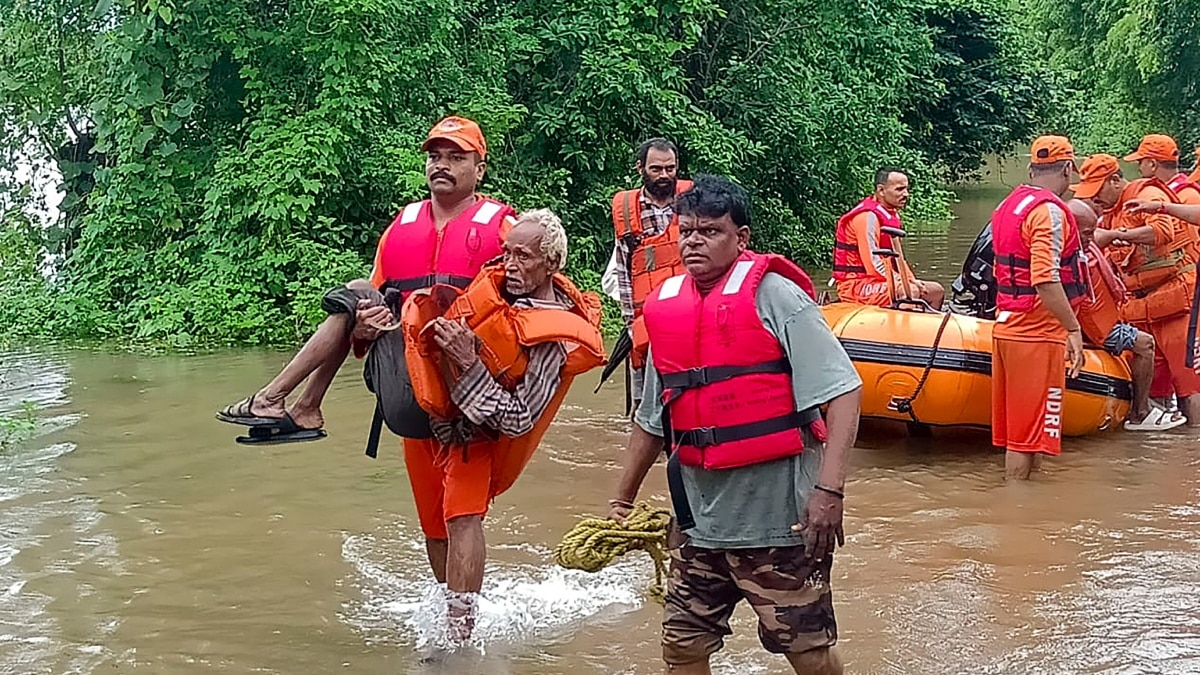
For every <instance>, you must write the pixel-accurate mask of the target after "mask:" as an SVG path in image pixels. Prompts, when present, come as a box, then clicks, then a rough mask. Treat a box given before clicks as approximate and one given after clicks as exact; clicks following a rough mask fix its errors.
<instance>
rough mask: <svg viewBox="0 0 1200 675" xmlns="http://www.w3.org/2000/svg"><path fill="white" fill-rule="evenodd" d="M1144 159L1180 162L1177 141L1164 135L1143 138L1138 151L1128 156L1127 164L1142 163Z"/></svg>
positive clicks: (1126, 157) (1126, 158)
mask: <svg viewBox="0 0 1200 675" xmlns="http://www.w3.org/2000/svg"><path fill="white" fill-rule="evenodd" d="M1143 159H1157V160H1159V161H1163V162H1178V161H1179V146H1178V145H1176V144H1175V139H1174V138H1171V137H1170V136H1164V135H1163V134H1150V135H1149V136H1143V137H1142V142H1141V143H1139V144H1138V147H1137V150H1135V151H1134V153H1133V154H1132V155H1126V156H1125V161H1126V162H1140V161H1142V160H1143Z"/></svg>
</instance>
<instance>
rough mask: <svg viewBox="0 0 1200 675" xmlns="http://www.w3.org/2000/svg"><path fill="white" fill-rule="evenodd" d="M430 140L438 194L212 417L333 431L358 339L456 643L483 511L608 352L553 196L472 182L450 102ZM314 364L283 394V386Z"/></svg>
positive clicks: (395, 226) (475, 168) (477, 164)
mask: <svg viewBox="0 0 1200 675" xmlns="http://www.w3.org/2000/svg"><path fill="white" fill-rule="evenodd" d="M421 149H422V150H424V151H425V152H426V161H425V175H426V181H427V184H428V186H429V190H430V194H431V198H430V199H428V200H422V201H417V202H413V203H411V204H409V205H407V206H405V207H404V208H403V209H402V210H401V212H400V214H399V215H397V216H396V218H395V220H394V221H393V222H392V224H391V225H390V226H389V227H388V228H387V229H386V230H385V231H384V232H383V235H382V236H381V237H380V239H379V244H378V248H377V252H376V256H375V267H374V269H373V270H372V272H371V275H370V279H369V280H367V279H364V280H356V281H351V282H349V283H347V284H346V286H344V287H341V288H336V289H334V290H332V291H330V292H329V293H328V294H327V295H326V297H325V299H324V301H323V303H322V305H323V307H324V309H325V310H326V311H327V312H328V313H329V317H328V318H327V319H326V320H325V322H324V323H322V324H321V326H320V327H319V328H318V329H317V331H316V333H314V334H313V336H312V337H311V338H310V339H309V340H308V342H306V343H305V345H304V347H303V348H302V349H301V350H300V352H299V353H297V355H296V356H295V357H294V358H293V359H292V361H291V362H289V363H288V364H287V366H285V367H284V369H283V371H281V372H280V374H279V375H278V376H277V377H276V378H275V379H274V380H272V381H271V382H270V383H268V384H267V385H265V386H264V387H262V388H261V389H259V390H258V392H256V393H255V394H254V395H252V396H249V397H247V398H245V399H243V400H241V401H239V402H237V403H234V404H232V405H230V406H227V407H226V408H224V409H223V410H221V411H220V412H219V413H217V418H218V419H220V420H222V421H224V422H229V423H232V424H239V425H243V426H247V427H249V428H250V435H249V436H245V437H241V438H239V439H238V441H239V442H241V443H247V444H257V443H280V442H296V441H308V440H317V439H320V438H323V437H325V432H324V430H323V429H322V426H323V422H324V420H323V418H322V416H321V412H320V404H321V400H322V398H323V397H324V394H325V392H326V391H327V389H328V387H329V384H330V383H331V381H332V379H333V376H334V375H335V374H336V373H337V370H338V368H339V367H340V366H341V364H342V362H343V361H344V360H345V358H346V356H347V355H348V354H349V353H350V351H351V350H353V351H354V353H355V354H356V356H359V357H360V358H362V357H365V358H366V364H365V368H364V379H365V380H366V381H367V386H368V387H369V388H370V389H371V390H372V391H373V392H374V393H375V394H376V399H377V402H376V411H375V419H374V421H373V423H372V430H371V434H370V438H369V440H368V454H369V455H372V456H374V453H375V449H376V448H377V446H378V443H379V435H380V433H381V427H382V426H383V425H384V424H385V423H386V425H387V426H388V428H389V429H391V430H392V431H393V432H395V433H396V434H397V435H399V436H401V437H402V438H403V441H404V462H405V465H406V468H407V470H408V478H409V483H410V484H411V487H412V491H413V496H414V500H415V502H416V511H417V516H418V518H419V520H420V523H421V530H422V531H423V533H424V535H425V548H426V553H427V555H428V559H429V565H430V567H431V569H432V572H433V576H434V578H435V579H436V580H437V581H438V582H439V583H441V584H444V586H445V589H446V607H447V619H448V621H447V627H448V631H449V632H448V637H449V638H450V641H451V643H452V644H453V643H459V642H461V641H463V640H465V639H467V638H468V637H469V636H470V634H471V632H472V630H473V628H474V621H475V614H476V601H477V595H478V593H479V591H480V589H481V587H482V584H483V576H484V562H485V559H486V544H485V542H484V534H483V517H484V516H485V515H486V513H487V511H488V508H489V506H490V504H491V502H492V501H493V500H494V499H495V498H496V497H498V496H499V495H501V494H503V493H504V492H505V491H507V490H508V489H509V488H510V487H512V485H513V483H514V482H515V481H516V480H517V478H518V477H519V476H520V474H521V472H522V471H523V470H524V468H525V465H526V464H527V463H528V462H529V459H530V458H531V456H532V455H533V453H534V451H535V450H536V449H537V446H538V443H539V442H540V440H541V438H542V437H543V435H544V434H545V433H546V430H547V429H548V428H549V426H550V423H551V421H552V420H553V419H554V416H555V414H556V413H557V411H558V408H559V406H560V405H561V403H562V401H563V398H564V397H565V396H566V393H567V391H568V389H569V388H570V385H571V382H572V380H573V379H574V378H575V377H576V376H577V375H579V374H581V373H584V372H586V371H588V370H590V369H592V368H594V367H597V366H599V365H602V364H603V363H604V361H605V355H604V347H603V340H602V337H601V335H600V330H599V326H600V319H601V309H600V299H599V297H598V296H596V295H595V294H594V293H582V292H580V291H579V290H578V289H577V288H576V287H575V285H574V284H573V283H572V282H571V281H570V280H569V279H568V278H567V277H565V276H564V275H563V274H562V268H563V265H564V263H565V262H566V259H567V235H566V231H565V230H564V228H563V226H562V223H561V222H559V219H558V218H557V217H556V216H555V215H554V214H553V213H551V212H550V211H548V210H546V209H535V210H532V211H526V212H524V213H521V214H520V215H516V216H515V217H514V211H513V210H512V209H511V208H510V207H508V206H507V205H504V204H502V203H500V202H498V201H495V200H493V199H490V198H488V197H485V196H483V195H480V194H478V193H477V192H476V188H477V186H478V184H479V181H480V180H481V179H482V178H483V174H484V170H485V165H484V161H485V159H486V156H487V145H486V143H485V141H484V137H483V134H482V132H481V131H480V130H479V126H478V125H477V124H475V122H473V121H471V120H468V119H465V118H461V117H449V118H446V119H444V120H442V121H441V122H439V123H438V124H437V125H435V126H434V127H433V129H431V130H430V132H429V135H428V138H427V139H426V140H425V142H424V144H423V145H422V146H421ZM306 379H307V381H308V385H307V387H306V388H305V391H304V393H303V395H302V396H301V397H300V398H299V399H298V401H297V402H296V403H295V404H294V405H293V406H291V407H290V408H289V407H287V406H286V404H285V399H286V397H287V396H288V395H290V394H291V393H292V391H293V390H294V389H295V388H296V387H298V386H299V385H300V383H301V382H303V381H305V380H306Z"/></svg>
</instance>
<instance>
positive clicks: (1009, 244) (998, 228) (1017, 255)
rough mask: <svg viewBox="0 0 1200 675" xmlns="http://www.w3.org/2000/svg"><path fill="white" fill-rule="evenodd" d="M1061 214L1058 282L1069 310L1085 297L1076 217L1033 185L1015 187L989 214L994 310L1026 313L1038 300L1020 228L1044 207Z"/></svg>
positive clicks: (1046, 191)
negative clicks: (1036, 211)
mask: <svg viewBox="0 0 1200 675" xmlns="http://www.w3.org/2000/svg"><path fill="white" fill-rule="evenodd" d="M1047 202H1049V203H1051V204H1054V205H1055V206H1057V207H1058V208H1059V209H1060V210H1061V211H1062V213H1063V220H1064V222H1063V242H1062V253H1061V257H1060V258H1059V280H1060V281H1061V282H1062V286H1063V290H1065V291H1066V293H1067V299H1068V300H1070V301H1071V306H1072V307H1078V306H1079V305H1080V303H1082V302H1083V300H1084V298H1085V296H1086V295H1087V293H1088V282H1087V270H1086V268H1085V267H1084V263H1083V260H1082V259H1081V258H1080V256H1079V227H1078V226H1077V225H1076V224H1075V214H1073V213H1071V209H1069V208H1067V205H1066V204H1064V203H1063V201H1062V200H1061V199H1059V197H1058V195H1056V194H1054V193H1053V192H1051V191H1049V190H1047V189H1045V188H1039V187H1034V186H1032V185H1018V186H1017V189H1015V190H1013V191H1012V194H1010V195H1008V197H1007V198H1005V200H1004V201H1003V202H1000V206H997V207H996V210H995V212H993V213H992V247H993V250H994V251H995V252H996V262H995V268H994V269H995V274H996V308H997V309H999V310H1004V311H1010V312H1028V311H1029V310H1031V309H1033V305H1034V301H1035V300H1036V299H1037V289H1035V288H1034V287H1033V283H1032V277H1031V275H1030V270H1029V264H1030V252H1029V246H1028V245H1027V244H1026V243H1025V242H1024V241H1023V240H1022V239H1021V224H1022V223H1024V222H1025V217H1026V216H1028V215H1029V214H1030V213H1031V212H1032V211H1033V210H1034V209H1035V208H1037V207H1038V206H1041V205H1042V204H1045V203H1047Z"/></svg>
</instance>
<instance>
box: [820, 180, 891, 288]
mask: <svg viewBox="0 0 1200 675" xmlns="http://www.w3.org/2000/svg"><path fill="white" fill-rule="evenodd" d="M867 212H871V213H874V214H875V215H876V216H878V217H879V226H880V227H894V228H897V229H901V228H902V224H901V222H900V215H899V214H897V213H892V212H891V211H888V210H887V209H886V208H884V206H883V204H880V203H879V202H877V201H875V198H874V197H867V198H866V199H864V200H862V201H861V202H859V203H858V206H855V207H854V208H852V209H850V211H849V212H847V213H846V214H845V215H843V216H842V217H841V218H838V222H837V231H836V232H835V233H834V235H833V280H834V281H844V280H846V279H857V278H858V277H863V276H875V274H869V273H868V270H867V267H866V263H865V262H864V261H863V259H862V256H860V255H858V244H857V243H856V242H855V240H854V235H853V230H852V229H851V228H850V221H852V220H854V219H855V218H856V217H858V215H859V214H862V213H867ZM878 234H879V248H891V247H892V238H891V236H890V235H887V234H884V233H883V232H879V233H878Z"/></svg>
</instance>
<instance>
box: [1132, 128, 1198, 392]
mask: <svg viewBox="0 0 1200 675" xmlns="http://www.w3.org/2000/svg"><path fill="white" fill-rule="evenodd" d="M1125 161H1127V162H1137V166H1138V174H1139V175H1141V177H1142V178H1157V179H1159V180H1160V181H1162V182H1163V183H1165V184H1166V186H1167V187H1168V188H1170V189H1171V192H1174V193H1175V196H1176V197H1178V198H1179V202H1180V203H1182V204H1200V185H1197V184H1196V183H1195V182H1194V181H1193V180H1192V179H1191V178H1190V177H1189V176H1188V175H1187V174H1184V173H1181V172H1180V171H1179V146H1178V145H1176V143H1175V139H1173V138H1171V137H1170V136H1165V135H1162V134H1150V135H1148V136H1145V137H1143V138H1142V142H1141V143H1140V144H1138V147H1137V150H1136V151H1135V152H1133V153H1132V154H1130V155H1127V156H1126V157H1125ZM1171 393H1172V386H1171V372H1170V371H1169V370H1167V368H1166V367H1165V366H1164V365H1163V364H1162V363H1160V364H1159V367H1158V368H1156V369H1155V371H1154V383H1153V385H1152V386H1151V387H1150V395H1151V396H1152V397H1154V398H1155V399H1159V400H1166V399H1168V398H1170V396H1171Z"/></svg>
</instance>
